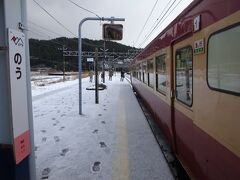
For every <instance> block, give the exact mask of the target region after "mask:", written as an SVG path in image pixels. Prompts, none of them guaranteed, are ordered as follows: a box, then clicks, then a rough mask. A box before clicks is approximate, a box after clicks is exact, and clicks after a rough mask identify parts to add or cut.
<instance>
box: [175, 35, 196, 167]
mask: <svg viewBox="0 0 240 180" xmlns="http://www.w3.org/2000/svg"><path fill="white" fill-rule="evenodd" d="M171 76H172V77H171V80H172V82H171V83H172V85H171V88H172V93H171V94H172V97H171V98H172V121H173V123H172V126H173V131H174V137H175V151H176V154H177V156H178V158H179V159H180V160H181V162H182V163H183V164H188V165H189V164H190V165H191V164H192V163H193V159H194V154H193V142H194V131H193V111H194V108H193V104H194V103H193V93H194V92H193V49H192V42H191V38H188V39H187V40H183V41H181V42H178V43H176V44H174V45H173V46H172V70H171Z"/></svg>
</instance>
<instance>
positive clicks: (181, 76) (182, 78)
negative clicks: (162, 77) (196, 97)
mask: <svg viewBox="0 0 240 180" xmlns="http://www.w3.org/2000/svg"><path fill="white" fill-rule="evenodd" d="M192 59H193V58H192V47H191V46H187V47H184V48H181V49H178V50H177V51H176V65H175V70H176V72H175V75H176V83H175V89H176V98H177V99H178V100H179V101H181V102H182V103H184V104H186V105H188V106H192V89H193V86H192V84H193V83H192V80H193V68H192V67H193V64H192Z"/></svg>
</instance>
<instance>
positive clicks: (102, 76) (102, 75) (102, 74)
mask: <svg viewBox="0 0 240 180" xmlns="http://www.w3.org/2000/svg"><path fill="white" fill-rule="evenodd" d="M104 75H105V74H104V71H103V72H102V73H101V81H102V82H103V78H104Z"/></svg>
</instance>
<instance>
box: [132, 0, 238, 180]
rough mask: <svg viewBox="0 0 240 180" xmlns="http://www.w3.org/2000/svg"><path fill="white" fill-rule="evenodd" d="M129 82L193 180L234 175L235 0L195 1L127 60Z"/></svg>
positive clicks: (235, 116) (236, 2)
mask: <svg viewBox="0 0 240 180" xmlns="http://www.w3.org/2000/svg"><path fill="white" fill-rule="evenodd" d="M131 74H132V78H131V81H132V85H133V88H134V89H135V91H136V92H137V93H138V94H139V95H140V96H141V97H142V99H143V100H144V102H145V104H146V105H147V107H148V108H149V110H150V112H151V113H152V115H153V117H154V119H155V120H156V122H157V123H158V125H159V126H160V128H161V129H162V131H163V132H164V134H165V135H166V137H167V139H168V141H169V143H170V145H171V146H172V149H173V151H174V152H175V154H176V156H177V157H178V158H179V160H180V162H181V163H182V165H183V166H184V168H185V169H186V170H187V172H188V173H189V175H190V176H191V177H192V178H193V179H201V180H202V179H211V180H214V179H217V180H221V179H231V180H233V179H240V131H239V129H240V97H239V95H240V1H239V0H228V1H225V0H195V1H193V2H192V3H191V4H190V5H189V6H188V7H187V8H186V9H185V10H184V11H183V12H182V13H181V14H180V15H179V16H178V17H177V18H176V19H175V20H174V21H173V22H172V23H171V24H170V25H169V26H168V27H167V28H165V30H163V31H162V32H161V33H160V34H159V35H158V36H157V37H156V38H155V39H154V40H153V41H152V42H151V43H150V44H149V45H148V46H147V47H146V48H145V49H144V50H143V51H142V52H141V53H140V54H139V55H138V56H137V57H136V58H135V59H134V61H133V63H132V73H131Z"/></svg>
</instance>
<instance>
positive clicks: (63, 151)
mask: <svg viewBox="0 0 240 180" xmlns="http://www.w3.org/2000/svg"><path fill="white" fill-rule="evenodd" d="M68 151H69V149H68V148H65V149H62V152H61V153H60V155H61V156H65V155H66V153H67V152H68Z"/></svg>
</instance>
